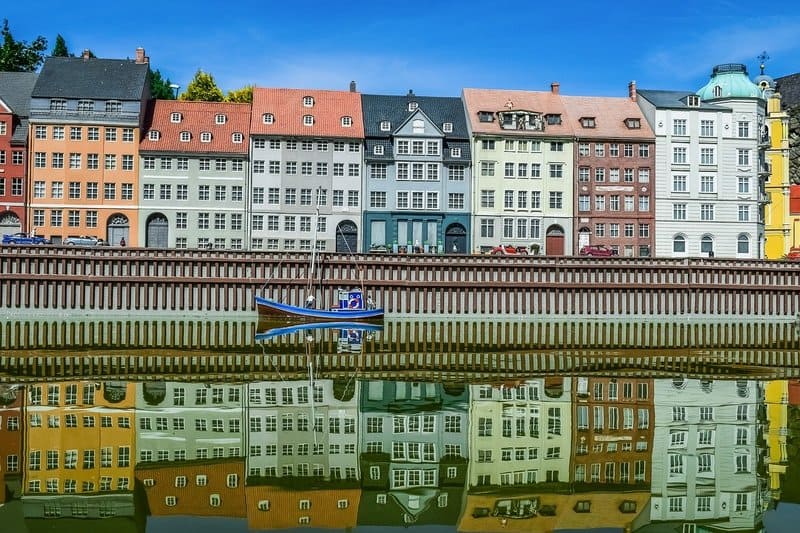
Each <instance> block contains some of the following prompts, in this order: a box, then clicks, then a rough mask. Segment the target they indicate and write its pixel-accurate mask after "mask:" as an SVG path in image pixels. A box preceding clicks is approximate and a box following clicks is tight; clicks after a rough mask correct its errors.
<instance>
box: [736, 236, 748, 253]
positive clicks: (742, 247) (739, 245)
mask: <svg viewBox="0 0 800 533" xmlns="http://www.w3.org/2000/svg"><path fill="white" fill-rule="evenodd" d="M736 253H737V254H738V255H746V256H748V257H749V256H750V237H748V236H747V234H746V233H740V234H739V237H737V239H736Z"/></svg>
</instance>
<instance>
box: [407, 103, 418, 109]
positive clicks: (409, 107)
mask: <svg viewBox="0 0 800 533" xmlns="http://www.w3.org/2000/svg"><path fill="white" fill-rule="evenodd" d="M417 108H419V104H418V103H417V102H409V103H408V110H409V111H416V110H417Z"/></svg>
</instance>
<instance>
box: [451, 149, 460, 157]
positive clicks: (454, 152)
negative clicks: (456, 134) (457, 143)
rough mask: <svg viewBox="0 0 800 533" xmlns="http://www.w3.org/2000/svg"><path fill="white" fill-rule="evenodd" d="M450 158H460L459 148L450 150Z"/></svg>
mask: <svg viewBox="0 0 800 533" xmlns="http://www.w3.org/2000/svg"><path fill="white" fill-rule="evenodd" d="M450 157H461V148H450Z"/></svg>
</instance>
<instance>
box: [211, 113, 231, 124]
mask: <svg viewBox="0 0 800 533" xmlns="http://www.w3.org/2000/svg"><path fill="white" fill-rule="evenodd" d="M226 122H228V117H226V116H225V115H223V114H222V113H219V114H217V115H216V116H215V117H214V124H225V123H226Z"/></svg>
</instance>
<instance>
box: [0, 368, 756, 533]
mask: <svg viewBox="0 0 800 533" xmlns="http://www.w3.org/2000/svg"><path fill="white" fill-rule="evenodd" d="M2 398H3V403H2V409H0V415H1V416H2V418H0V453H2V454H4V455H3V456H2V458H3V459H4V460H3V462H2V465H0V466H2V473H3V476H4V477H5V478H6V479H5V481H6V483H8V484H12V483H13V484H15V485H16V486H17V487H18V489H17V491H18V492H19V493H21V498H22V501H23V504H24V506H25V508H26V516H27V517H31V518H58V517H67V516H71V517H73V518H89V517H91V518H108V517H112V516H132V515H133V514H135V512H136V510H135V505H136V503H135V498H134V485H135V484H136V483H140V484H141V488H142V489H143V491H144V494H145V495H146V497H147V501H148V508H149V509H150V512H151V513H152V514H153V515H154V516H159V515H160V516H168V515H197V516H238V517H243V516H245V514H246V515H247V517H248V521H249V522H250V523H251V524H253V525H258V527H261V528H264V527H270V526H271V525H275V524H277V523H282V522H281V521H282V520H285V519H286V516H284V513H289V517H290V519H291V520H293V523H294V524H313V525H318V526H319V525H321V524H323V523H324V518H323V516H322V515H325V514H326V513H338V514H341V515H343V514H347V513H345V512H344V511H345V510H346V509H350V511H348V512H349V513H353V515H352V516H350V519H353V520H354V519H355V518H356V514H357V515H358V524H360V525H365V524H372V525H388V524H398V523H405V524H409V523H418V524H423V523H439V524H454V523H457V522H463V525H464V527H463V528H461V529H460V530H465V531H466V530H475V531H485V530H486V529H485V527H486V525H487V523H488V521H487V517H489V516H495V517H498V519H504V518H505V519H509V518H514V519H519V518H533V517H537V520H543V521H547V520H551V519H553V520H556V521H559V520H573V519H575V520H588V521H589V522H591V521H592V517H594V521H595V522H596V521H598V520H600V521H604V520H612V521H613V523H614V524H617V523H621V524H625V523H629V522H632V521H633V519H634V518H635V517H636V516H638V515H640V514H641V515H642V516H643V517H648V519H649V520H650V521H652V522H654V523H656V522H675V523H678V524H680V523H682V522H694V521H695V520H702V521H704V522H709V523H719V524H728V528H729V529H731V530H748V531H749V530H752V529H753V528H755V527H756V526H757V525H758V524H759V523H760V522H761V520H762V517H763V512H764V510H765V508H766V504H767V500H768V499H769V490H768V484H767V477H766V471H765V469H764V467H763V465H764V464H765V462H764V459H765V457H766V456H767V450H766V448H765V446H764V444H765V443H764V441H763V440H762V438H761V437H762V431H763V422H764V421H765V420H766V409H765V404H764V401H765V396H764V388H763V385H762V384H761V383H759V382H757V381H752V380H738V381H735V380H727V381H725V380H721V381H720V380H717V381H714V380H697V379H684V378H674V379H657V380H653V379H639V378H635V377H626V376H622V377H618V378H607V377H573V378H561V377H548V378H531V379H527V380H520V381H515V382H509V383H505V384H502V385H494V386H492V385H463V384H439V383H426V382H407V381H388V380H383V381H379V380H366V381H354V380H349V379H345V378H342V379H339V380H331V379H320V380H315V381H309V380H276V381H260V382H252V383H247V384H205V383H187V382H163V381H162V382H148V383H138V384H137V383H132V382H130V383H126V382H117V381H105V382H94V381H64V382H52V383H30V384H27V385H25V386H24V387H23V386H6V387H5V388H4V389H3V391H2ZM12 478H15V479H17V481H16V482H14V481H13V479H12ZM0 479H2V478H0ZM571 489H574V490H571ZM326 490H330V491H332V492H331V493H326V492H325V491H326ZM3 492H4V491H3ZM4 493H5V492H4ZM336 494H338V495H339V496H338V497H334V496H335V495H336ZM286 498H288V500H287V499H286ZM304 502H305V503H304ZM354 508H355V509H354ZM648 509H649V511H647V510H648ZM643 511H645V512H644V513H643ZM320 513H321V514H320ZM609 513H610V514H609ZM276 514H277V515H280V516H276ZM585 515H588V516H585ZM493 523H496V524H497V525H498V526H500V524H499V521H498V522H494V521H493ZM289 525H292V524H291V523H290V524H288V525H287V526H286V527H288V526H289ZM576 525H581V524H576ZM581 527H588V524H583V525H581Z"/></svg>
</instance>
